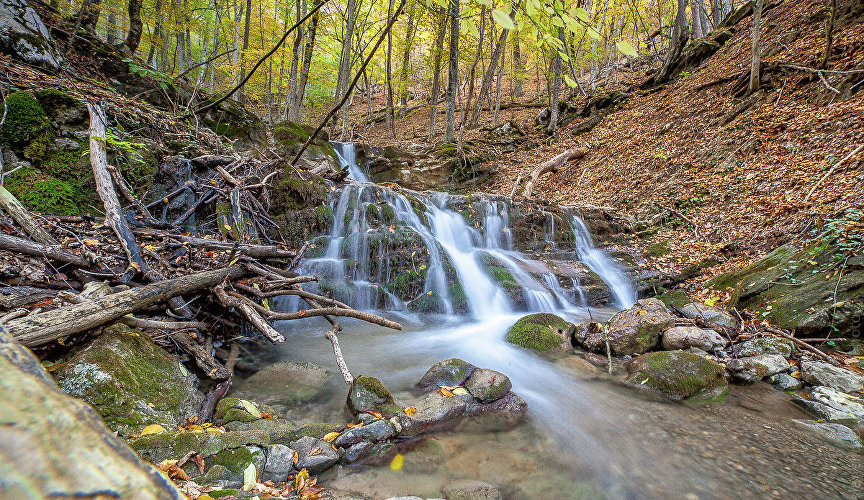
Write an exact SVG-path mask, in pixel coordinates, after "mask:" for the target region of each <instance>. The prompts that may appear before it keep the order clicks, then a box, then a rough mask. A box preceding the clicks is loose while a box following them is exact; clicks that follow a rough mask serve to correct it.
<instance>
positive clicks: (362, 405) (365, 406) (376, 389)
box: [348, 376, 402, 418]
mask: <svg viewBox="0 0 864 500" xmlns="http://www.w3.org/2000/svg"><path fill="white" fill-rule="evenodd" d="M348 409H349V410H351V413H352V414H354V415H357V414H358V413H363V412H367V413H370V412H376V413H380V414H382V415H383V416H384V417H386V418H390V417H392V416H394V415H396V414H400V413H402V406H400V405H399V404H398V403H397V402H396V399H395V398H394V397H393V394H392V393H391V392H390V391H389V390H388V389H387V388H386V387H384V384H382V383H381V381H380V380H378V379H377V378H375V377H366V376H361V377H357V380H355V381H354V383H353V384H351V390H350V391H348Z"/></svg>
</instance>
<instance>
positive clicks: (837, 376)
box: [801, 360, 864, 392]
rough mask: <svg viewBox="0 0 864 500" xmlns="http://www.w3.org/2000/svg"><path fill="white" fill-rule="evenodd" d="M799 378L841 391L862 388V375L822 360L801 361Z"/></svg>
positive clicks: (863, 384) (863, 378)
mask: <svg viewBox="0 0 864 500" xmlns="http://www.w3.org/2000/svg"><path fill="white" fill-rule="evenodd" d="M801 378H803V379H804V381H805V382H808V383H810V384H813V385H825V386H828V387H831V388H833V389H837V390H839V391H843V392H854V391H859V390H861V389H862V388H864V377H862V376H861V375H858V374H856V373H852V372H850V371H849V370H844V369H843V368H839V367H836V366H834V365H831V364H829V363H824V362H822V361H806V360H805V361H801Z"/></svg>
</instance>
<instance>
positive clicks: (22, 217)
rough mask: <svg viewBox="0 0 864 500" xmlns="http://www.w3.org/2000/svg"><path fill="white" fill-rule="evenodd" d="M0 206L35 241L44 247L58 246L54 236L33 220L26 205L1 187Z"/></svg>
mask: <svg viewBox="0 0 864 500" xmlns="http://www.w3.org/2000/svg"><path fill="white" fill-rule="evenodd" d="M0 206H2V207H3V210H6V212H8V213H9V215H11V216H12V218H13V219H15V222H17V223H18V224H19V225H20V226H21V227H22V228H24V231H26V232H27V234H29V235H30V236H31V237H32V238H33V239H34V240H36V241H37V242H39V243H42V244H44V245H57V244H58V243H57V240H55V239H54V237H53V236H51V235H50V234H48V231H46V230H44V229H42V226H40V225H39V223H38V222H36V220H35V219H33V216H32V215H30V212H28V211H27V209H26V208H24V205H22V204H21V202H20V201H18V199H17V198H15V197H14V196H12V193H10V192H9V191H8V190H7V189H6V188H4V187H3V186H0Z"/></svg>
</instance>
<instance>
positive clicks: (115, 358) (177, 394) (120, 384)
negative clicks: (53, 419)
mask: <svg viewBox="0 0 864 500" xmlns="http://www.w3.org/2000/svg"><path fill="white" fill-rule="evenodd" d="M56 377H57V383H58V385H59V386H60V389H61V390H62V391H63V392H65V393H66V394H69V395H70V396H75V397H77V398H80V399H83V400H84V401H86V402H88V403H90V404H91V405H92V406H93V407H94V408H95V409H96V411H97V412H99V414H100V415H102V418H103V419H104V420H105V423H107V424H108V426H109V427H111V428H112V429H113V430H115V431H117V432H119V433H120V435H121V436H129V435H132V434H135V433H137V432H139V431H140V430H141V429H142V428H144V427H145V426H147V425H150V424H160V425H162V426H163V427H166V428H169V427H175V426H176V425H177V424H178V423H181V422H185V421H186V418H187V417H191V416H194V415H196V414H197V413H198V410H199V409H200V407H201V401H202V400H203V397H202V395H201V394H200V393H199V392H198V390H197V389H196V386H197V379H196V377H195V375H193V374H192V373H190V372H189V371H188V370H186V368H185V367H183V365H182V364H181V363H180V362H179V361H178V360H177V359H176V358H175V357H173V356H171V355H170V354H168V353H167V352H165V350H164V349H162V348H161V347H159V346H157V345H156V344H154V343H153V340H151V339H150V336H148V335H147V334H146V333H143V332H137V331H134V330H130V329H129V328H127V327H125V326H112V327H109V328H106V329H105V331H104V332H103V334H102V335H100V336H99V337H97V338H96V339H95V340H94V341H93V342H91V343H90V344H88V345H87V346H86V347H84V348H83V349H81V350H79V351H78V352H76V353H75V354H73V355H72V357H70V358H69V360H68V361H67V362H66V363H65V364H64V365H63V367H62V368H61V369H60V370H59V371H58V372H57V373H56Z"/></svg>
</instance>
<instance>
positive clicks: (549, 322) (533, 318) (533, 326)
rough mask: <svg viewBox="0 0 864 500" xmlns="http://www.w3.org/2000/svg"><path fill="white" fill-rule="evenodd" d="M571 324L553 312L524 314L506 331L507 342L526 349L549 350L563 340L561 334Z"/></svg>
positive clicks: (556, 346)
mask: <svg viewBox="0 0 864 500" xmlns="http://www.w3.org/2000/svg"><path fill="white" fill-rule="evenodd" d="M571 326H572V325H571V324H570V323H568V322H567V321H564V320H563V319H561V318H559V317H558V316H556V315H554V314H549V313H536V314H531V315H529V316H525V317H524V318H521V319H520V320H519V321H517V322H516V324H514V325H513V326H511V327H510V329H509V330H508V331H507V342H510V343H511V344H515V345H518V346H521V347H525V348H526V349H532V350H535V351H539V352H549V351H551V350H553V349H556V348H558V347H559V346H561V344H562V343H563V342H564V341H563V337H562V335H563V334H564V332H567V331H568V330H569V328H570V327H571Z"/></svg>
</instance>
